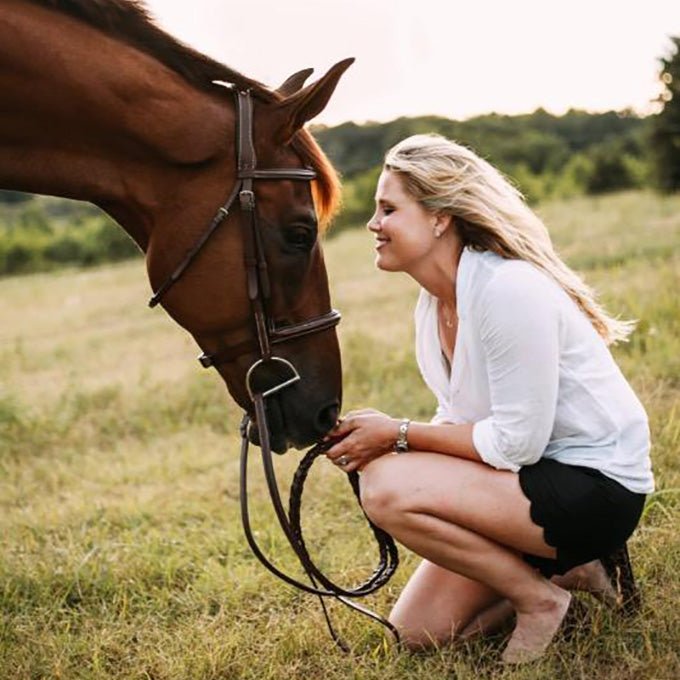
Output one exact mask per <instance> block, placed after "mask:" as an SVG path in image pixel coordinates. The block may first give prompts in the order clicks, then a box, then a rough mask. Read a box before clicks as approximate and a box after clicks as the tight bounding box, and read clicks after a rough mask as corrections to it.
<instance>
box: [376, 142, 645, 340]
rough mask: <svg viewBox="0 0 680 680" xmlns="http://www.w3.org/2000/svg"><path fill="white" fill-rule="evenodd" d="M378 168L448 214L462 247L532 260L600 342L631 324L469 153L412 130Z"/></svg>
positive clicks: (619, 335)
mask: <svg viewBox="0 0 680 680" xmlns="http://www.w3.org/2000/svg"><path fill="white" fill-rule="evenodd" d="M385 169H386V170H390V171H392V172H395V173H397V174H398V175H399V176H400V178H401V180H402V181H403V185H404V188H405V190H406V191H407V193H408V194H409V195H411V196H412V197H413V198H414V199H415V200H416V201H418V202H419V203H420V204H421V205H422V206H423V208H425V209H426V210H427V211H429V212H432V213H444V214H449V215H451V216H452V217H453V218H454V221H455V225H456V228H457V230H458V233H459V235H460V237H461V238H462V240H463V243H464V245H466V246H470V247H471V248H474V249H475V250H490V251H492V252H494V253H496V254H497V255H500V256H501V257H504V258H506V259H519V260H525V261H527V262H531V263H532V264H534V265H535V266H536V267H538V268H539V269H541V270H542V271H544V272H545V273H546V274H548V275H549V276H550V277H551V278H552V279H554V280H555V281H556V282H557V283H558V284H559V285H560V286H561V287H562V288H563V289H564V290H565V291H566V293H567V294H568V295H569V296H570V297H571V298H572V299H573V300H574V301H575V302H576V304H577V305H578V306H579V307H580V309H581V310H582V311H583V312H584V313H585V314H586V316H587V317H588V319H589V320H590V322H591V323H592V324H593V327H594V328H595V330H596V331H597V332H598V333H599V334H600V335H601V336H602V338H603V339H604V340H605V342H606V343H607V344H613V343H615V342H618V341H619V340H626V339H627V338H628V336H629V335H630V333H631V332H632V330H633V328H634V327H635V322H634V321H621V320H619V319H615V318H613V317H611V316H609V315H608V314H607V313H606V311H605V310H604V309H603V308H602V306H601V305H600V304H599V303H598V302H597V300H596V298H595V293H594V291H593V290H592V289H591V288H590V287H589V286H588V285H587V284H586V283H585V282H584V281H583V279H581V277H580V276H579V275H578V274H576V272H574V271H572V270H571V269H570V268H569V267H568V266H567V265H566V264H565V263H564V262H563V261H562V260H561V259H560V257H559V255H558V254H557V253H556V252H555V249H554V248H553V244H552V241H551V239H550V234H549V233H548V230H547V229H546V227H545V225H544V224H543V222H542V221H541V220H540V218H539V217H538V216H537V215H536V214H535V213H534V212H533V210H531V208H530V207H529V206H528V205H527V204H526V202H525V200H524V197H523V196H522V194H521V193H520V192H519V191H518V190H517V189H516V188H515V187H514V186H513V185H512V184H511V183H510V182H509V181H508V180H507V179H506V178H505V177H504V176H503V175H502V174H501V173H500V172H499V171H498V170H497V169H496V168H494V167H493V166H492V165H490V164H489V163H487V162H486V161H485V160H484V159H482V158H480V157H479V156H477V155H476V154H475V153H474V152H473V151H471V150H470V149H468V148H466V147H464V146H461V145H460V144H457V143H456V142H453V141H451V140H449V139H446V138H445V137H442V136H441V135H435V134H429V135H413V136H412V137H408V138H406V139H404V140H403V141H401V142H399V143H398V144H397V145H395V146H394V147H392V148H391V149H390V150H389V151H388V152H387V154H386V155H385Z"/></svg>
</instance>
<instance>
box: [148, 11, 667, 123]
mask: <svg viewBox="0 0 680 680" xmlns="http://www.w3.org/2000/svg"><path fill="white" fill-rule="evenodd" d="M147 5H148V7H149V8H150V9H151V11H152V13H153V14H154V15H155V16H156V18H157V20H158V22H159V23H160V24H161V25H162V26H163V27H164V28H165V29H166V30H168V31H169V32H170V33H172V34H173V35H175V36H177V37H179V38H180V39H182V40H184V41H185V42H187V43H189V44H190V45H192V46H193V47H195V48H197V49H199V50H200V51H202V52H204V53H206V54H209V55H210V56H212V57H214V58H216V59H219V60H220V61H222V62H223V63H226V64H228V65H229V66H231V67H233V68H235V69H237V70H239V71H241V72H243V73H245V74H247V75H249V76H251V77H253V78H256V79H258V80H260V81H262V82H264V83H266V84H267V85H270V86H276V85H279V84H280V83H281V82H283V80H285V79H286V77H287V76H289V75H290V74H291V73H293V72H294V71H297V70H299V69H301V68H305V67H310V66H311V67H314V69H315V72H314V75H313V76H312V78H316V77H319V76H321V75H322V74H323V73H325V71H326V70H327V69H328V68H329V67H330V66H332V65H333V64H334V63H335V62H337V61H340V60H341V59H344V58H345V57H356V60H357V61H356V62H355V63H354V65H352V66H351V67H350V69H349V70H348V71H347V73H345V75H344V76H343V78H342V80H341V81H340V84H339V85H338V88H337V90H336V92H335V94H334V96H333V99H332V100H331V101H330V103H329V105H328V107H327V108H326V110H325V111H324V112H323V113H322V114H321V115H320V116H318V117H317V118H316V119H315V122H319V123H326V124H328V125H335V124H337V123H341V122H344V121H347V120H355V121H357V122H361V121H366V120H375V121H386V120H391V119H393V118H397V117H399V116H418V115H426V114H436V115H441V116H445V117H447V118H456V119H462V118H467V117H470V116H473V115H476V114H481V113H489V112H491V111H496V112H499V113H508V114H515V113H524V112H531V111H533V110H534V109H536V108H537V107H539V106H542V107H544V108H545V109H547V110H548V111H551V112H553V113H556V114H561V113H564V112H565V111H566V110H567V109H569V108H570V107H574V108H579V109H586V110H589V111H603V110H609V109H617V110H618V109H623V108H626V107H631V108H634V109H635V110H637V111H638V112H640V113H648V112H650V110H652V104H651V103H650V100H652V99H653V98H654V97H655V96H656V95H657V93H658V84H657V74H658V68H659V66H658V59H659V57H661V56H664V55H667V54H668V53H669V50H670V46H671V43H670V40H669V36H671V35H674V36H680V0H644V1H643V2H639V1H638V2H626V1H625V0H562V1H561V2H555V1H553V0H466V1H465V2H461V1H460V0H246V1H245V2H234V1H230V2H225V0H191V2H189V1H188V0H147Z"/></svg>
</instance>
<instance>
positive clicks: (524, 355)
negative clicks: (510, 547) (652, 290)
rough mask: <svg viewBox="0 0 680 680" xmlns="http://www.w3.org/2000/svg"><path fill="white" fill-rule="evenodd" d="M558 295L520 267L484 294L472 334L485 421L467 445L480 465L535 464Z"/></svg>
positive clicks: (549, 422) (548, 413)
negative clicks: (484, 392)
mask: <svg viewBox="0 0 680 680" xmlns="http://www.w3.org/2000/svg"><path fill="white" fill-rule="evenodd" d="M513 264H514V263H513ZM559 292H561V291H559V290H556V284H553V283H552V282H551V281H549V280H547V278H546V275H544V274H542V273H541V272H539V271H537V270H535V269H533V268H532V267H531V266H530V265H528V264H526V263H517V266H512V267H507V268H506V269H504V270H503V271H502V272H499V273H498V274H497V275H496V276H495V277H494V278H493V279H492V280H491V281H490V282H489V283H488V285H487V286H486V288H485V290H484V293H483V296H482V300H481V303H482V304H481V305H480V315H479V329H480V338H481V342H482V347H483V350H484V353H485V356H486V360H487V370H488V381H489V396H490V402H491V415H490V416H488V417H487V418H484V419H483V420H480V421H478V422H476V423H475V424H474V426H473V430H472V440H473V445H474V447H475V450H476V451H477V453H478V454H479V456H480V458H482V460H484V461H485V462H486V463H488V464H489V465H491V466H493V467H495V468H497V469H499V470H512V471H514V472H517V471H518V470H519V469H520V467H522V466H524V465H531V464H533V463H535V462H536V461H538V460H539V459H540V457H541V456H542V454H543V452H544V451H545V448H546V446H547V445H548V441H549V440H550V435H551V433H552V430H553V426H554V421H555V411H556V408H557V393H558V383H559V329H560V316H559V307H558V305H557V300H556V295H557V294H558V293H559Z"/></svg>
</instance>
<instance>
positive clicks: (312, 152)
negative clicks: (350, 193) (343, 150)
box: [292, 129, 341, 232]
mask: <svg viewBox="0 0 680 680" xmlns="http://www.w3.org/2000/svg"><path fill="white" fill-rule="evenodd" d="M292 147H293V149H294V150H295V151H296V152H297V153H298V154H299V155H300V157H301V159H302V162H303V163H304V164H305V165H309V166H311V167H312V168H314V170H316V175H317V178H316V180H314V181H313V182H312V195H313V197H314V207H315V208H316V211H317V213H318V216H319V224H320V226H321V230H322V232H323V231H325V230H326V229H327V227H328V226H329V224H330V222H331V220H332V219H333V217H334V216H335V214H336V213H337V212H338V210H339V208H340V198H341V188H340V178H339V177H338V173H337V171H336V170H335V168H334V167H333V166H332V165H331V162H330V161H329V160H328V157H327V156H326V154H325V153H324V152H323V151H322V150H321V147H320V146H319V144H318V143H317V141H316V140H315V139H314V137H313V136H312V134H311V133H310V132H309V131H308V130H305V129H303V130H300V131H299V132H298V133H297V134H296V135H295V137H294V138H293V141H292Z"/></svg>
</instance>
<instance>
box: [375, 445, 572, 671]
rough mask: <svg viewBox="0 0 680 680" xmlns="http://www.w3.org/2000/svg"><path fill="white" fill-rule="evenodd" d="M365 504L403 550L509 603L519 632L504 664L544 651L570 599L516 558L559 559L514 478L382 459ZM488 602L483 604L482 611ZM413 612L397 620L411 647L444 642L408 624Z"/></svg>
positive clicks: (442, 461)
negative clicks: (546, 539) (530, 556)
mask: <svg viewBox="0 0 680 680" xmlns="http://www.w3.org/2000/svg"><path fill="white" fill-rule="evenodd" d="M362 500H363V503H364V508H365V510H366V512H367V513H368V514H369V516H370V517H371V518H372V519H373V521H374V522H376V524H378V525H379V526H382V527H383V528H384V529H386V530H387V531H389V532H390V533H391V534H392V535H393V536H395V538H397V539H398V540H399V541H400V542H401V543H403V544H404V545H406V546H407V547H409V548H410V549H412V550H413V551H415V552H416V553H418V554H420V555H422V556H423V557H425V558H426V559H427V560H428V561H429V562H432V563H433V564H436V565H438V566H440V567H442V568H444V569H446V570H449V571H451V572H454V573H456V574H459V575H461V576H464V577H466V578H467V579H469V580H471V581H478V582H480V583H481V584H483V585H485V586H486V587H487V588H488V589H490V591H494V592H496V593H499V594H500V595H501V596H504V597H505V598H507V599H508V600H509V601H510V603H511V604H512V606H513V608H514V609H515V611H516V612H517V624H516V626H515V630H514V633H513V636H512V638H511V640H510V642H509V644H508V647H507V649H506V651H505V653H504V660H506V661H508V662H517V661H522V660H528V659H530V658H535V657H536V656H540V655H541V654H542V653H543V652H544V651H545V648H546V647H547V646H548V644H549V643H550V641H551V640H552V638H553V637H554V635H555V633H556V631H557V629H558V628H559V625H560V623H561V621H562V619H563V618H564V615H565V613H566V610H567V608H568V605H569V602H570V599H571V596H570V595H569V593H568V592H566V591H565V590H563V589H562V588H560V587H559V586H557V585H556V584H553V583H551V582H550V581H548V580H547V579H545V578H543V577H542V576H541V575H540V574H539V573H537V572H536V571H534V570H533V569H532V568H531V567H530V566H529V565H528V564H527V563H526V562H525V561H524V560H522V559H521V557H519V556H518V554H517V553H518V552H530V553H532V554H536V555H540V556H544V557H554V555H555V551H554V549H553V548H552V547H550V546H548V545H547V544H546V543H545V541H544V540H543V531H542V529H541V528H540V527H538V526H536V525H535V524H533V522H532V521H531V518H530V516H529V502H528V500H527V499H526V498H525V497H524V495H523V493H522V492H521V490H520V488H519V484H518V481H517V476H516V475H515V474H513V473H509V472H501V471H497V470H494V469H492V468H489V467H488V466H484V465H481V464H478V463H474V462H470V461H464V460H460V459H457V458H453V457H449V456H443V455H439V454H430V453H411V454H409V455H408V456H398V457H397V456H383V457H382V458H379V459H377V460H375V461H373V462H372V463H371V464H370V465H368V466H367V467H366V468H365V469H364V471H363V473H362ZM485 598H486V595H484V597H480V603H481V604H482V605H484V602H482V601H481V600H483V599H485ZM486 604H487V606H488V598H486ZM482 608H483V606H482V607H480V609H482ZM413 610H414V608H413V607H403V608H401V607H400V608H396V611H395V613H394V616H395V623H396V624H397V625H398V626H400V627H401V629H402V630H403V631H404V632H405V633H406V635H405V638H406V643H407V644H410V645H412V646H424V645H427V644H428V643H431V642H432V640H433V639H434V640H436V639H437V638H438V637H440V636H441V632H442V631H441V627H440V626H438V625H435V623H436V622H431V624H432V625H430V626H424V625H423V622H422V621H420V622H417V623H415V624H414V622H413V620H412V619H409V620H408V621H406V620H405V617H404V615H403V612H407V613H410V612H412V611H413ZM459 618H461V617H459ZM440 620H441V619H440ZM456 623H457V624H458V627H460V626H462V625H465V624H464V623H463V621H462V620H461V621H460V623H458V622H456ZM449 637H450V630H449Z"/></svg>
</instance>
